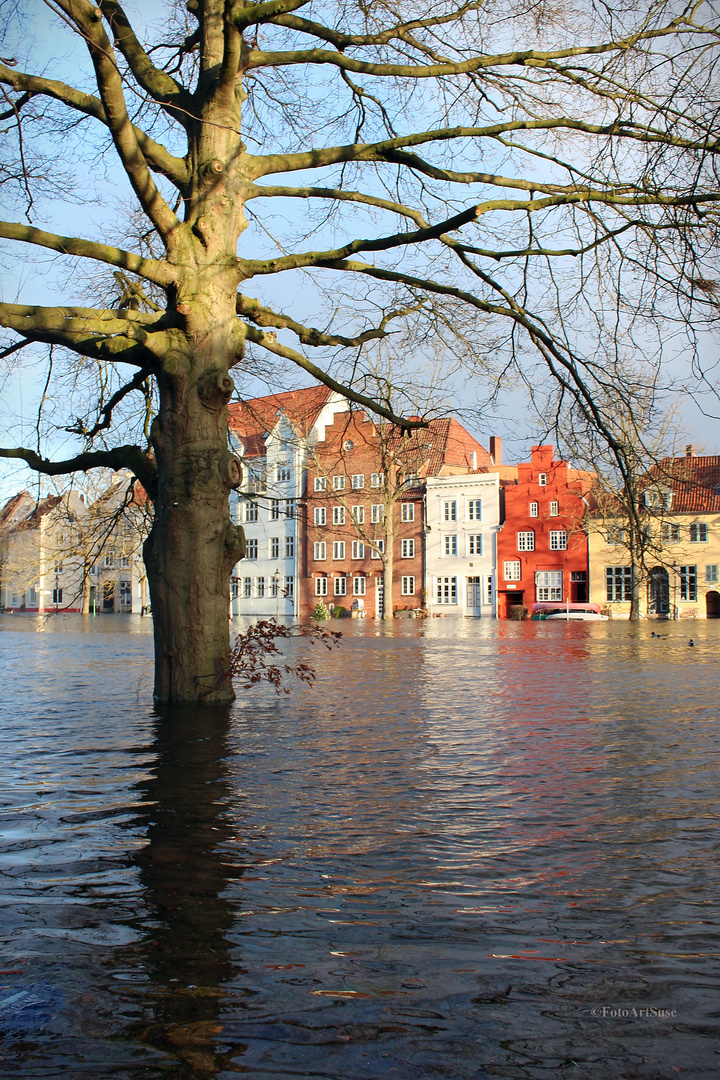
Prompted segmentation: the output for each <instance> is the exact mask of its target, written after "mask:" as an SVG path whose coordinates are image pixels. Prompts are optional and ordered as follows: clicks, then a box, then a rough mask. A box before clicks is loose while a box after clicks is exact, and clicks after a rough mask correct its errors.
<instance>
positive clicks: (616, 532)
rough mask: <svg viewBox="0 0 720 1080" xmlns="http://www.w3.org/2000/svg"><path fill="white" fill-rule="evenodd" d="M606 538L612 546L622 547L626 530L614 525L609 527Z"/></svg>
mask: <svg viewBox="0 0 720 1080" xmlns="http://www.w3.org/2000/svg"><path fill="white" fill-rule="evenodd" d="M605 539H606V543H607V544H609V545H610V547H620V546H622V545H623V544H624V543H625V530H624V529H621V528H619V527H618V526H616V525H614V526H612V527H611V528H609V529H608V531H607V536H606V538H605Z"/></svg>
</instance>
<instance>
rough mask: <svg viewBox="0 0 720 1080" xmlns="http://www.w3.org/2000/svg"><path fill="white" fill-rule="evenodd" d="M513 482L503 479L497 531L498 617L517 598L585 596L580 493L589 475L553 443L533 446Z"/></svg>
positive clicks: (579, 599) (585, 555)
mask: <svg viewBox="0 0 720 1080" xmlns="http://www.w3.org/2000/svg"><path fill="white" fill-rule="evenodd" d="M517 469H518V479H517V482H516V483H515V484H506V485H505V524H504V525H503V527H502V529H501V530H500V532H499V533H498V538H497V563H498V572H497V578H498V585H497V598H498V618H501V619H506V618H507V617H508V613H509V612H508V609H509V608H510V607H512V606H513V605H515V604H524V606H525V607H528V608H529V607H530V605H531V604H533V603H535V602H536V601H539V600H557V601H563V602H565V601H570V603H583V602H584V601H586V600H587V599H588V591H587V589H588V542H587V534H586V533H585V531H584V527H583V519H584V516H585V510H586V504H585V499H584V496H585V495H586V494H587V493H588V491H589V490H590V485H591V483H592V479H593V476H592V474H591V473H587V472H581V471H580V470H579V469H573V468H571V467H570V466H569V465H568V463H567V462H566V461H555V460H554V449H553V447H552V446H533V447H532V455H531V461H530V463H529V464H528V463H525V464H520V465H518V467H517Z"/></svg>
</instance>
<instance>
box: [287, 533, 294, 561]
mask: <svg viewBox="0 0 720 1080" xmlns="http://www.w3.org/2000/svg"><path fill="white" fill-rule="evenodd" d="M294 554H295V537H294V536H286V537H285V558H286V559H292V557H293V556H294Z"/></svg>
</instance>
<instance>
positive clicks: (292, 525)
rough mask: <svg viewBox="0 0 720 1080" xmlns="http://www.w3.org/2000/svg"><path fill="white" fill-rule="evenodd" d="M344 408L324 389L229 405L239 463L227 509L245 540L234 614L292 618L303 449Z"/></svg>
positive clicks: (303, 480)
mask: <svg viewBox="0 0 720 1080" xmlns="http://www.w3.org/2000/svg"><path fill="white" fill-rule="evenodd" d="M347 408H348V403H347V401H346V400H345V398H343V397H342V396H341V395H340V394H337V393H335V392H334V391H332V390H330V389H328V387H326V386H312V387H308V388H307V389H305V390H293V391H289V392H288V393H283V394H271V395H269V396H268V397H263V398H255V399H254V400H252V401H246V402H243V403H241V404H240V405H231V406H230V408H229V429H230V438H231V442H232V444H233V448H234V451H235V453H237V455H238V457H240V458H241V459H242V462H243V480H242V485H241V487H240V489H239V491H238V492H235V493H233V495H232V496H231V502H230V513H231V516H232V517H233V520H234V521H235V522H237V524H239V525H242V527H243V529H244V530H245V539H246V542H247V555H246V557H245V558H244V559H243V560H242V561H241V562H239V563H238V564H237V565H236V567H235V570H234V573H233V578H232V585H231V598H230V613H231V615H233V616H237V615H251V616H255V617H261V618H272V617H275V618H297V615H298V603H299V594H298V583H299V580H300V575H301V562H300V560H301V559H302V557H303V551H302V541H303V538H304V537H303V528H304V520H303V514H302V499H303V497H304V495H305V489H306V483H307V460H308V454H309V452H310V450H311V448H312V446H313V445H314V444H315V443H316V442H317V440H318V439H322V438H324V434H325V427H326V425H327V424H331V423H332V418H333V416H334V414H335V413H336V412H344V411H346V410H347Z"/></svg>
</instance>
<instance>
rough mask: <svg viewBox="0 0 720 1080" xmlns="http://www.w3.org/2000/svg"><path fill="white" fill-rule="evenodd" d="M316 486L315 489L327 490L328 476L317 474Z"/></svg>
mask: <svg viewBox="0 0 720 1080" xmlns="http://www.w3.org/2000/svg"><path fill="white" fill-rule="evenodd" d="M314 487H315V491H325V490H326V489H327V477H325V476H316V477H315V484H314Z"/></svg>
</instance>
